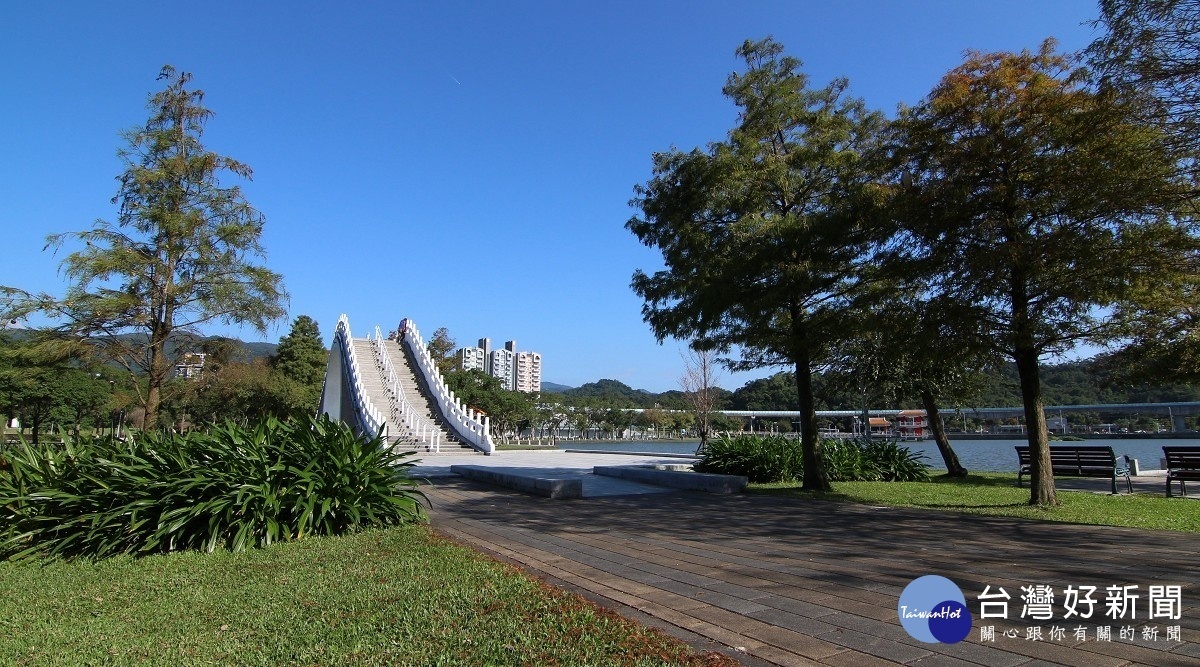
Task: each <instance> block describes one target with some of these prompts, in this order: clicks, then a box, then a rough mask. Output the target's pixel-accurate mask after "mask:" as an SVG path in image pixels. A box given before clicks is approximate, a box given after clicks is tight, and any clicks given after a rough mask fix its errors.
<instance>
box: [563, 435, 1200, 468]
mask: <svg viewBox="0 0 1200 667" xmlns="http://www.w3.org/2000/svg"><path fill="white" fill-rule="evenodd" d="M696 444H697V443H696V441H695V440H686V441H681V440H643V441H638V442H612V443H609V442H599V443H597V442H588V443H580V444H575V443H572V442H570V441H559V443H558V445H559V447H562V448H569V449H598V450H606V451H614V452H663V453H669V454H691V453H693V452H695V451H696ZM903 444H904V446H905V447H908V448H909V449H911V450H913V451H914V452H920V453H922V454H924V455H925V456H926V458H927V462H928V463H929V465H930V467H931V468H933V469H934V471H935V472H936V471H938V470H943V471H944V470H945V469H946V466H945V464H944V463H942V455H941V453H939V452H938V448H937V445H935V444H934V443H933V441H932V440H923V441H920V442H906V443H903ZM950 444H952V445H954V451H955V453H957V454H958V460H959V461H960V462H961V463H962V464H963V466H964V467H965V468H966V469H967V470H972V471H980V472H1016V471H1017V452H1016V450H1014V449H1013V447H1015V446H1017V445H1023V444H1025V441H1024V440H951V441H950ZM1056 444H1062V445H1099V446H1104V445H1107V446H1109V447H1112V448H1113V452H1115V453H1116V455H1117V456H1121V455H1122V454H1127V455H1129V457H1130V458H1135V459H1137V460H1138V462H1139V464H1140V467H1141V469H1142V470H1157V469H1160V468H1161V467H1162V466H1161V465H1159V459H1161V458H1162V455H1163V453H1162V448H1163V445H1166V446H1168V447H1169V446H1173V445H1184V446H1189V445H1190V446H1196V445H1200V439H1197V440H1174V439H1154V438H1139V439H1132V438H1131V439H1111V440H1107V439H1105V440H1091V439H1089V440H1086V441H1083V442H1069V443H1068V442H1064V443H1054V442H1052V443H1050V446H1051V447H1053V446H1055V445H1056Z"/></svg>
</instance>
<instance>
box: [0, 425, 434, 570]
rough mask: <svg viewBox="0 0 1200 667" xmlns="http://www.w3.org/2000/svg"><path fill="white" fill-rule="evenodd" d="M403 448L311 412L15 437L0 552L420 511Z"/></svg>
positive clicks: (294, 530) (219, 536)
mask: <svg viewBox="0 0 1200 667" xmlns="http://www.w3.org/2000/svg"><path fill="white" fill-rule="evenodd" d="M411 455H412V452H406V453H402V454H401V453H394V452H391V451H388V450H386V449H385V448H384V444H383V440H382V438H380V437H378V436H377V437H375V438H361V437H359V436H357V435H355V434H354V433H353V431H351V430H350V429H349V427H347V426H345V425H344V424H341V423H339V422H335V421H332V420H330V419H329V418H328V417H325V416H321V417H319V418H313V419H310V420H302V421H297V422H286V423H285V422H280V421H278V420H276V419H273V418H272V419H269V420H267V421H264V422H262V423H260V424H258V425H257V426H254V427H251V428H247V427H241V426H237V425H235V424H233V423H228V422H227V423H225V424H224V425H221V426H217V427H214V428H213V429H211V430H210V431H208V432H193V433H188V434H186V435H183V434H176V433H166V432H151V433H142V434H139V435H138V436H136V437H135V438H133V439H132V440H131V441H129V442H121V441H119V440H114V439H113V438H111V437H108V438H91V439H81V440H79V441H74V442H72V441H69V440H68V441H67V442H66V444H65V445H63V446H60V447H56V446H50V445H41V446H36V445H29V444H26V443H24V442H22V443H20V444H18V445H15V446H13V447H11V448H9V449H8V450H6V451H5V452H3V462H2V463H0V522H3V525H4V526H6V529H5V533H4V534H0V539H2V540H3V541H2V542H0V555H4V556H7V557H8V558H12V559H18V558H26V557H36V556H46V557H56V556H64V557H87V558H103V557H107V556H113V555H116V554H123V553H134V554H146V553H161V552H167V551H176V550H182V549H202V550H205V551H213V550H214V549H218V548H227V549H232V550H234V551H240V550H243V549H246V548H248V547H255V546H265V545H268V544H271V543H272V542H277V541H281V540H291V539H299V538H302V537H305V536H309V535H336V534H341V533H344V532H347V531H350V530H353V529H357V528H360V527H370V526H386V525H395V524H400V523H405V522H409V521H415V520H419V519H420V518H422V516H423V514H424V510H423V508H422V506H421V500H422V499H423V498H424V495H423V494H422V493H421V492H420V491H419V490H418V489H417V488H416V486H415V484H414V483H413V482H412V481H411V480H410V479H409V477H408V469H409V468H410V467H411V466H412V465H413V464H412V463H411V462H407V461H405V460H404V459H405V458H406V457H408V456H411Z"/></svg>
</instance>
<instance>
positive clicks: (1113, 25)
mask: <svg viewBox="0 0 1200 667" xmlns="http://www.w3.org/2000/svg"><path fill="white" fill-rule="evenodd" d="M1095 25H1096V26H1097V27H1099V28H1101V29H1102V30H1103V31H1104V32H1103V34H1102V35H1101V36H1100V37H1099V38H1098V39H1096V41H1094V42H1092V44H1091V46H1090V47H1088V54H1089V56H1090V58H1091V62H1092V64H1093V66H1094V67H1095V69H1096V70H1097V72H1098V73H1099V74H1100V76H1101V82H1102V84H1103V85H1105V86H1110V87H1113V88H1116V89H1118V90H1119V91H1121V92H1122V93H1123V94H1127V95H1132V96H1136V97H1143V98H1146V101H1148V102H1149V104H1146V105H1144V106H1142V107H1141V109H1143V110H1144V111H1145V113H1144V117H1145V118H1146V119H1148V120H1149V121H1151V122H1153V123H1155V124H1158V125H1159V126H1161V127H1163V128H1165V129H1167V131H1168V132H1169V133H1170V138H1171V141H1172V144H1173V145H1174V147H1175V148H1177V149H1180V150H1181V151H1182V152H1183V153H1184V154H1185V155H1187V157H1188V158H1189V159H1188V160H1187V161H1186V162H1185V163H1183V164H1184V165H1185V166H1188V167H1191V168H1193V169H1194V168H1195V167H1196V166H1197V163H1196V158H1197V157H1200V38H1198V36H1200V2H1198V1H1197V0H1100V18H1099V19H1098V20H1097V21H1095Z"/></svg>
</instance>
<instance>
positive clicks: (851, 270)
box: [626, 0, 1200, 505]
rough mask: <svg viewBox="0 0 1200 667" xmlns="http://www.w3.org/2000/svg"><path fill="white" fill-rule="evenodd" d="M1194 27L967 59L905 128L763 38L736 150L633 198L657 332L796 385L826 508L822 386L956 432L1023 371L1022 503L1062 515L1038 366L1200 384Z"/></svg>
mask: <svg viewBox="0 0 1200 667" xmlns="http://www.w3.org/2000/svg"><path fill="white" fill-rule="evenodd" d="M1198 14H1200V12H1198V11H1197V3H1196V2H1195V1H1194V0H1190V1H1182V0H1167V1H1164V2H1158V1H1154V2H1151V1H1149V0H1105V1H1104V2H1102V3H1101V18H1100V19H1099V20H1098V21H1097V24H1098V26H1099V27H1100V28H1101V29H1102V31H1103V33H1104V34H1103V35H1102V36H1101V38H1100V39H1098V40H1097V41H1096V42H1095V43H1094V44H1093V45H1092V46H1091V48H1090V49H1089V50H1088V51H1087V52H1085V53H1063V52H1060V51H1059V50H1058V49H1057V45H1056V43H1055V42H1054V40H1052V39H1048V40H1046V41H1045V42H1044V43H1043V44H1042V45H1041V46H1040V47H1039V48H1037V49H1036V50H1025V51H1021V52H1019V53H1007V52H999V53H982V52H974V51H972V52H968V53H967V54H966V57H965V59H964V61H963V63H962V64H961V65H960V66H958V67H956V68H954V69H953V70H951V71H950V72H948V73H946V75H945V76H944V77H942V79H941V80H940V81H939V82H938V83H937V85H936V86H935V87H934V88H933V89H932V90H931V91H930V92H929V93H928V94H927V95H926V96H925V97H924V99H922V100H921V101H920V102H919V103H918V104H916V105H914V106H911V107H906V106H901V107H900V108H899V109H898V110H897V112H896V113H895V114H894V116H893V117H891V118H888V117H886V116H885V115H884V114H883V113H880V112H879V111H875V110H871V109H868V108H867V107H866V105H865V104H864V102H863V101H862V100H860V99H857V98H855V97H853V96H851V95H850V94H849V82H848V81H847V80H845V79H836V80H834V81H833V82H831V83H829V84H827V85H825V86H820V87H818V86H814V85H812V83H811V82H810V80H809V78H808V76H807V75H806V74H805V73H804V71H803V67H802V63H801V62H800V60H798V59H796V58H794V57H792V56H789V55H787V54H786V52H785V49H784V47H783V46H782V45H781V44H779V43H777V42H775V41H774V40H773V39H770V38H767V39H763V40H758V41H754V40H747V41H746V42H745V43H744V44H742V45H741V46H740V47H739V48H738V49H737V52H736V53H737V56H738V57H740V58H741V59H742V60H743V61H744V63H745V67H744V69H742V70H741V71H738V72H734V73H733V74H731V75H730V76H729V77H728V79H727V81H726V83H725V86H724V89H723V92H724V94H725V95H726V97H728V98H729V99H730V100H731V101H732V102H733V104H734V105H735V106H736V107H737V110H738V117H737V122H736V124H735V126H734V127H733V128H732V129H731V130H730V131H729V133H728V135H727V136H726V138H725V139H723V140H719V141H713V142H711V143H709V144H708V145H707V146H705V147H697V148H694V149H691V150H680V149H677V148H671V149H668V150H665V151H662V152H657V153H655V154H654V155H653V156H652V162H653V167H652V176H651V178H650V179H649V180H648V181H646V182H645V183H643V184H640V185H638V186H636V187H635V196H634V198H633V200H632V201H631V202H630V203H631V205H632V206H633V207H634V208H635V209H636V210H637V211H638V214H637V215H635V216H634V217H633V218H631V219H630V220H629V221H628V222H627V224H626V227H627V228H628V229H629V230H630V231H631V232H632V233H633V234H634V235H635V236H636V237H637V238H638V239H639V240H640V241H642V242H643V243H644V244H645V245H647V246H650V247H652V248H656V249H658V250H659V251H660V252H661V255H662V261H663V267H664V268H662V269H661V270H657V271H654V272H653V273H645V272H642V271H640V270H639V271H637V272H635V274H634V275H633V279H632V284H631V286H632V289H633V290H634V292H635V293H637V294H638V295H639V296H640V297H642V299H643V301H644V306H643V310H642V314H643V317H644V319H645V321H646V322H647V324H649V326H650V328H651V330H652V331H653V332H654V334H655V335H656V336H657V337H658V338H659V340H660V341H661V340H664V339H666V338H667V337H674V338H678V339H682V340H687V341H691V345H692V347H693V348H694V349H696V350H702V351H717V352H720V353H722V354H725V355H726V357H725V360H726V363H727V364H728V365H729V366H731V367H732V368H735V369H749V368H760V367H771V366H784V367H787V368H789V369H790V370H791V371H792V379H793V380H794V383H795V390H794V394H795V397H796V405H797V407H798V409H799V411H800V413H801V417H800V431H801V438H802V442H803V463H804V465H803V468H804V480H803V483H804V488H806V489H814V490H829V489H830V488H831V487H830V484H829V479H828V476H827V475H826V474H825V472H824V467H823V464H822V456H821V443H820V439H819V438H818V432H817V429H818V424H817V421H816V416H815V409H816V391H815V387H814V379H815V378H816V377H818V376H819V375H820V374H821V373H824V374H825V376H826V378H830V379H834V380H835V381H836V382H837V383H839V384H840V386H841V387H842V388H843V389H844V390H846V391H848V392H851V393H853V394H855V395H856V396H858V397H859V400H860V405H862V406H863V407H864V410H865V408H866V406H868V405H869V404H870V403H871V402H872V400H873V399H875V398H877V397H878V395H880V394H883V393H889V392H890V393H897V394H901V395H905V396H910V397H914V398H916V399H918V400H920V403H921V404H922V406H923V407H925V408H926V410H927V411H928V412H929V414H930V415H931V418H932V420H933V422H934V424H935V425H940V421H939V419H938V414H937V407H938V405H939V404H943V403H946V402H955V401H956V399H958V397H959V396H960V395H963V394H967V393H970V392H971V391H972V388H973V387H974V386H975V385H977V384H978V376H979V374H981V373H986V372H987V369H989V368H995V367H996V366H997V365H999V364H1001V363H1003V362H1005V361H1007V362H1008V363H1011V364H1012V365H1013V367H1015V369H1016V375H1017V380H1018V390H1019V394H1020V400H1021V404H1022V405H1023V406H1024V408H1025V422H1026V424H1027V425H1028V433H1029V444H1030V447H1031V453H1032V474H1031V484H1030V488H1031V495H1030V502H1031V503H1032V504H1046V505H1051V504H1057V497H1056V494H1055V486H1054V479H1053V474H1052V471H1051V467H1050V459H1049V456H1050V454H1049V449H1048V442H1049V437H1048V432H1047V428H1046V423H1045V415H1044V412H1043V409H1042V408H1043V405H1044V403H1045V395H1044V392H1043V378H1042V374H1043V371H1044V364H1045V361H1044V360H1045V359H1046V358H1048V357H1050V356H1052V355H1055V354H1059V353H1062V352H1065V351H1068V350H1071V349H1073V348H1076V347H1077V346H1079V345H1083V344H1088V345H1101V346H1107V347H1108V348H1109V349H1111V350H1112V351H1113V353H1114V355H1113V356H1114V358H1115V359H1118V360H1125V362H1124V363H1123V364H1117V365H1118V366H1123V367H1124V368H1125V369H1126V370H1129V369H1138V368H1144V367H1146V366H1147V364H1148V363H1149V362H1153V363H1152V364H1151V365H1152V367H1153V368H1154V369H1155V372H1156V375H1155V376H1154V377H1153V378H1152V379H1153V380H1155V381H1164V380H1166V381H1171V380H1174V379H1184V380H1190V379H1193V378H1195V377H1196V376H1195V370H1194V368H1195V365H1194V364H1192V365H1190V366H1189V365H1187V364H1178V363H1174V362H1175V361H1176V360H1179V359H1189V358H1194V356H1189V355H1193V351H1194V350H1195V349H1197V346H1196V343H1195V336H1194V331H1195V327H1194V323H1195V320H1194V314H1195V313H1196V312H1200V310H1198V309H1197V306H1198V305H1200V304H1198V303H1197V301H1196V295H1197V294H1198V293H1200V292H1198V291H1197V290H1196V289H1195V286H1196V285H1197V278H1198V277H1200V271H1198V270H1197V269H1198V266H1197V262H1198V260H1200V252H1198V251H1200V235H1198V234H1197V228H1196V218H1195V215H1194V206H1195V203H1196V197H1195V195H1196V190H1195V187H1194V183H1195V180H1194V178H1193V176H1194V175H1195V174H1194V171H1195V168H1194V165H1195V164H1196V163H1197V160H1196V158H1197V157H1200V151H1198V149H1200V144H1198V143H1197V141H1196V139H1195V133H1194V132H1190V129H1189V128H1192V127H1194V123H1195V119H1196V118H1198V117H1200V108H1198V107H1197V104H1196V100H1197V99H1200V97H1196V96H1194V95H1192V94H1191V93H1193V92H1194V90H1195V86H1196V85H1197V84H1196V77H1195V73H1196V71H1197V70H1198V69H1200V67H1198V65H1200V57H1197V54H1196V52H1195V49H1193V48H1192V47H1191V44H1192V43H1193V42H1194V37H1195V34H1196V32H1195V30H1196V26H1197V15H1198ZM1180 64H1182V65H1183V66H1182V67H1181V66H1179V65H1180ZM1181 87H1182V88H1183V91H1182V94H1181ZM1132 374H1134V373H1131V375H1132ZM938 444H939V447H940V448H941V449H942V453H943V456H944V457H945V458H946V461H947V467H948V469H949V470H950V472H951V474H965V472H966V471H965V470H963V469H962V468H961V466H959V465H958V464H957V457H956V456H955V455H954V453H953V450H951V449H950V448H949V443H948V442H947V441H946V440H945V438H944V437H939V438H938Z"/></svg>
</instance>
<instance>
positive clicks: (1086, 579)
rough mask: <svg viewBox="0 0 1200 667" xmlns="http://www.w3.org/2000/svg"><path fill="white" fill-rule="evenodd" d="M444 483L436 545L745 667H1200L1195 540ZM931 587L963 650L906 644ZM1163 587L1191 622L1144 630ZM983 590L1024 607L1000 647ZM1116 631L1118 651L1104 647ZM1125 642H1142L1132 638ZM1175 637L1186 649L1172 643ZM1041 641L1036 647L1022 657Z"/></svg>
mask: <svg viewBox="0 0 1200 667" xmlns="http://www.w3.org/2000/svg"><path fill="white" fill-rule="evenodd" d="M509 454H511V453H506V454H505V457H506V458H507V456H508V455H509ZM492 458H496V457H492ZM478 460H479V459H475V460H474V461H473V462H478ZM564 460H565V459H564ZM605 460H606V461H611V459H605ZM497 462H499V461H497ZM438 463H441V461H440V460H439V461H438ZM434 481H435V484H436V485H435V486H434V487H433V488H430V489H428V490H427V493H428V494H429V496H430V498H431V500H432V503H433V509H432V512H431V515H432V525H433V527H434V528H435V529H436V530H438V531H440V532H442V533H444V534H446V535H449V536H451V537H453V538H456V539H458V540H460V541H462V542H465V543H468V544H471V545H473V546H475V547H477V548H479V549H481V550H483V551H486V552H490V553H492V554H495V555H497V556H499V557H501V558H503V559H506V560H509V561H511V562H514V563H517V564H519V565H521V566H522V567H524V568H525V569H526V570H527V571H530V572H532V573H534V574H536V575H539V576H543V577H545V578H547V579H549V580H550V581H552V582H554V583H557V584H560V585H563V586H565V587H567V588H570V589H573V590H576V591H579V592H581V593H583V594H584V595H585V596H587V597H589V598H591V599H593V600H595V601H597V602H600V603H601V604H603V605H605V606H609V607H611V608H614V609H616V610H618V611H620V612H622V613H624V614H626V615H628V616H630V617H632V618H635V619H637V620H640V621H642V622H644V623H647V624H650V625H655V626H657V627H661V628H663V629H665V630H666V631H668V632H671V633H672V634H675V635H676V636H679V637H681V638H684V639H686V640H689V641H690V642H691V643H693V644H694V645H697V646H700V647H707V648H710V649H714V650H724V651H725V652H726V653H728V654H731V655H734V656H735V657H737V658H738V659H739V660H742V661H743V662H745V663H746V664H748V665H763V664H778V665H867V666H869V665H885V664H910V665H923V666H938V665H971V664H978V665H994V666H998V667H1003V666H1010V665H1011V666H1015V665H1029V666H1031V667H1034V666H1037V665H1047V664H1060V665H1079V666H1081V667H1110V666H1111V667H1118V666H1121V665H1135V664H1136V665H1155V666H1157V667H1170V666H1173V665H1200V607H1198V606H1197V599H1198V597H1200V586H1197V582H1196V578H1195V577H1196V573H1197V572H1200V536H1197V535H1191V534H1183V533H1168V532H1153V531H1143V530H1132V529H1123V528H1102V527H1093V526H1075V525H1069V524H1052V523H1042V522H1033V521H1024V520H1016V519H1005V518H990V517H977V516H967V515H956V514H942V513H937V512H925V511H916V510H908V509H899V508H878V507H869V506H864V505H853V504H843V503H835V502H820V501H803V500H797V499H788V498H776V497H767V496H757V495H741V496H711V495H706V494H698V493H688V492H671V493H656V494H642V495H620V496H604V497H596V498H590V499H583V500H570V501H554V500H545V499H541V498H534V497H531V496H526V495H523V494H520V493H516V492H509V491H504V490H497V489H495V488H493V487H486V486H482V485H478V484H476V483H473V482H468V481H464V480H461V479H458V478H441V479H435V480H434ZM1101 481H1103V480H1101ZM926 574H938V575H942V576H945V577H949V578H950V579H951V580H953V581H954V582H955V583H957V584H958V586H959V587H960V588H961V589H962V590H963V593H964V594H965V596H966V598H967V601H968V606H969V607H970V608H971V612H972V614H973V616H974V618H975V622H974V627H973V629H972V634H971V635H969V636H968V639H967V640H966V641H964V642H962V643H958V644H950V645H944V644H925V643H922V642H920V641H917V640H915V639H912V638H911V637H909V636H908V634H907V633H906V632H905V631H904V630H903V628H902V627H901V626H900V624H899V622H898V620H897V614H896V607H897V603H898V599H899V596H900V593H901V591H902V590H903V589H904V587H905V586H906V585H907V584H908V583H909V582H910V581H912V580H913V579H915V578H916V577H919V576H923V575H926ZM1036 584H1045V585H1049V586H1052V587H1053V588H1054V594H1055V599H1054V603H1055V616H1054V619H1055V620H1053V621H1047V622H1040V621H1032V620H1029V621H1024V620H1020V617H1019V615H1020V612H1021V600H1020V596H1021V595H1022V592H1021V586H1029V585H1036ZM1068 585H1072V586H1076V587H1078V586H1083V585H1092V586H1096V587H1097V593H1096V595H1095V597H1096V599H1097V600H1098V604H1097V605H1096V613H1095V615H1094V616H1093V618H1092V619H1089V620H1086V621H1082V622H1080V621H1079V620H1078V619H1069V620H1063V619H1062V616H1063V613H1064V612H1063V609H1062V605H1061V602H1062V598H1061V595H1062V593H1061V591H1062V590H1063V589H1064V588H1065V587H1067V586H1068ZM1110 585H1121V586H1127V585H1137V586H1139V588H1138V589H1137V591H1136V593H1137V594H1139V595H1140V596H1141V597H1140V598H1139V599H1138V600H1137V603H1138V605H1137V607H1136V614H1137V615H1136V620H1133V621H1130V620H1128V619H1129V617H1128V616H1126V619H1127V620H1124V621H1113V620H1111V619H1108V618H1106V617H1105V616H1104V614H1105V604H1104V599H1105V593H1104V591H1105V589H1106V588H1107V587H1108V586H1110ZM1151 585H1180V586H1182V587H1183V592H1182V618H1181V619H1179V620H1164V619H1154V620H1153V621H1149V620H1146V614H1147V612H1148V608H1149V607H1148V599H1147V596H1148V592H1149V588H1148V587H1149V586H1151ZM985 586H991V587H992V591H993V592H995V591H996V590H997V587H1004V588H1005V589H1006V591H1007V592H1008V593H1009V594H1010V595H1011V596H1012V600H1011V601H1010V605H1009V614H1008V617H1009V619H1011V620H1008V621H1005V620H998V619H988V620H987V623H986V624H987V625H993V624H994V625H995V631H996V639H995V641H981V637H980V627H981V626H982V625H984V623H983V622H981V620H980V619H979V602H978V600H977V597H978V595H979V594H981V593H982V592H983V590H984V588H985ZM1105 625H1108V626H1111V627H1112V641H1111V642H1104V641H1097V640H1096V629H1097V626H1105ZM1124 625H1132V626H1134V627H1135V629H1136V633H1135V634H1136V638H1135V639H1129V638H1121V637H1120V632H1121V627H1122V626H1124ZM1080 626H1083V627H1084V629H1085V632H1086V639H1085V640H1084V641H1082V642H1081V641H1079V640H1077V639H1076V638H1075V636H1074V633H1075V631H1076V628H1077V627H1080ZM1168 626H1179V627H1180V628H1181V638H1182V640H1183V641H1181V642H1178V641H1167V640H1166V632H1167V627H1168ZM1032 627H1038V628H1039V629H1040V630H1041V632H1042V636H1043V640H1042V641H1029V640H1026V639H1025V637H1026V636H1027V634H1029V630H1028V629H1029V628H1032ZM1055 627H1061V628H1063V629H1064V632H1065V635H1064V636H1063V637H1058V638H1055V637H1054V636H1053V635H1052V631H1053V629H1054V628H1055ZM1144 627H1156V628H1157V630H1158V636H1157V640H1156V641H1154V640H1149V639H1145V640H1144V639H1142V634H1141V633H1142V628H1144ZM1006 630H1008V631H1010V632H1011V633H1015V634H1017V635H1018V636H1017V637H1016V638H1011V637H1007V636H1005V635H1004V633H1005V631H1006Z"/></svg>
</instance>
